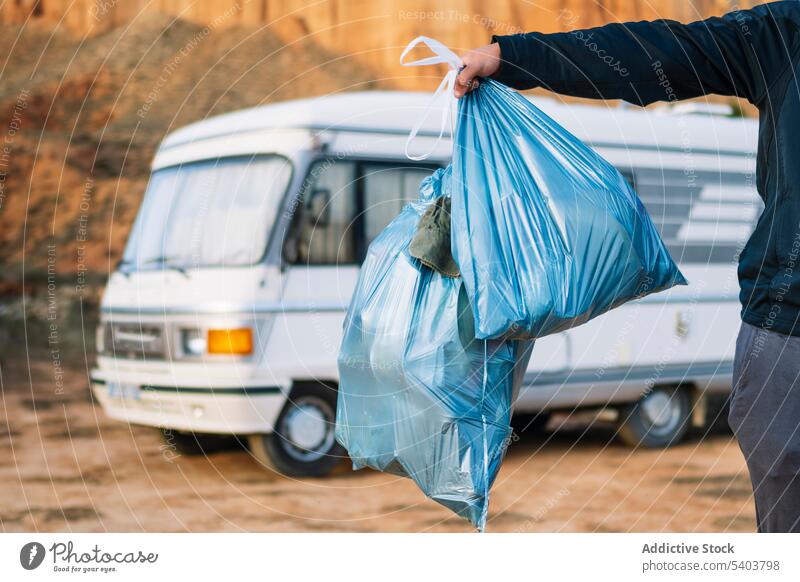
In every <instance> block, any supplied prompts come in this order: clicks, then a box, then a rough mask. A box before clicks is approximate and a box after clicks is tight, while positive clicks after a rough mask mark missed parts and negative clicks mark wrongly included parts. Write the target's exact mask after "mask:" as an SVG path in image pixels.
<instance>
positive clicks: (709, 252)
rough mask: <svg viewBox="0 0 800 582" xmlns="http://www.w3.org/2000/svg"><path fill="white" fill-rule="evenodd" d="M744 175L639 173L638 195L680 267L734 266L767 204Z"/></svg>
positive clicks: (671, 171) (663, 170) (644, 170)
mask: <svg viewBox="0 0 800 582" xmlns="http://www.w3.org/2000/svg"><path fill="white" fill-rule="evenodd" d="M752 182H753V178H752V176H750V175H748V174H744V173H734V172H718V171H707V170H703V171H701V170H696V171H692V172H691V173H690V174H688V175H687V173H686V172H685V171H684V170H678V169H668V168H660V169H649V168H642V169H637V172H636V186H637V188H636V191H637V194H638V195H639V198H640V199H641V201H642V202H643V203H644V205H645V208H647V211H648V212H649V214H650V217H651V218H652V219H653V223H654V224H655V225H656V228H658V230H659V233H660V234H661V237H662V238H663V239H664V242H665V243H666V245H667V248H668V249H669V252H670V254H671V255H672V258H673V259H675V261H677V262H679V263H700V264H704V265H707V264H721V265H722V264H724V265H730V264H735V263H736V262H737V260H738V254H739V252H740V251H741V249H742V247H743V246H744V244H745V243H746V242H747V239H748V238H749V237H750V234H751V233H752V231H753V227H754V226H755V222H756V220H757V218H758V216H759V215H760V214H761V210H762V208H763V204H762V203H761V199H760V198H759V197H758V193H757V192H756V189H755V185H754V184H753V183H752Z"/></svg>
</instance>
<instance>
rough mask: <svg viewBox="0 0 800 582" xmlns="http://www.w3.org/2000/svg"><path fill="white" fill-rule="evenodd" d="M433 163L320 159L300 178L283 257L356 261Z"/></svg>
mask: <svg viewBox="0 0 800 582" xmlns="http://www.w3.org/2000/svg"><path fill="white" fill-rule="evenodd" d="M434 169H435V168H434V167H424V166H411V165H399V164H397V163H388V162H362V161H349V160H320V161H319V162H316V163H315V164H314V165H313V166H312V167H311V170H310V171H309V174H308V177H307V178H306V180H305V183H304V187H303V193H302V201H301V202H300V204H298V206H297V209H296V214H295V217H294V219H293V223H292V227H291V231H290V235H289V236H287V239H286V242H285V244H284V258H285V260H286V261H287V262H289V263H293V264H299V265H303V264H308V265H346V264H360V263H361V262H362V261H363V260H364V257H365V256H366V252H367V247H368V246H369V243H370V242H372V239H374V238H375V237H376V236H377V235H378V234H379V233H380V232H381V230H383V229H384V227H385V226H386V225H387V224H389V222H391V220H392V219H394V218H395V217H396V216H397V215H398V214H399V213H400V210H401V209H402V208H403V206H404V205H405V204H406V203H407V202H409V201H411V200H415V199H416V198H417V192H418V190H419V185H420V182H422V180H423V178H425V177H426V176H429V175H430V174H431V172H432V171H433V170H434Z"/></svg>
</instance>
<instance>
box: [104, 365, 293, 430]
mask: <svg viewBox="0 0 800 582" xmlns="http://www.w3.org/2000/svg"><path fill="white" fill-rule="evenodd" d="M91 384H92V393H93V394H94V396H95V398H96V399H97V401H98V402H100V404H101V405H102V407H103V410H104V411H105V413H106V414H108V416H110V417H111V418H114V419H116V420H122V421H125V422H129V423H132V424H142V425H146V426H155V427H160V428H170V429H175V430H185V431H192V432H203V433H218V434H254V433H270V432H272V430H273V427H274V425H275V421H276V420H277V418H278V415H279V414H280V411H281V409H282V408H283V405H284V403H285V402H286V392H285V390H284V389H283V388H280V387H275V386H248V387H233V388H205V387H179V386H156V385H138V384H132V383H124V384H120V383H114V382H107V381H106V380H104V379H101V378H98V377H96V376H93V377H92V380H91Z"/></svg>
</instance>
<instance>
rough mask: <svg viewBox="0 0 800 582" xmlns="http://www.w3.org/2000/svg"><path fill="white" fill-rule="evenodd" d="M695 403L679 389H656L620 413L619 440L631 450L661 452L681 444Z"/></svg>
mask: <svg viewBox="0 0 800 582" xmlns="http://www.w3.org/2000/svg"><path fill="white" fill-rule="evenodd" d="M691 412H692V401H691V398H689V393H688V391H687V390H685V389H683V388H680V387H677V388H675V387H673V388H669V387H659V388H653V389H652V390H651V391H650V392H648V393H647V394H645V395H644V396H643V397H642V398H641V400H639V401H638V402H635V403H633V404H630V405H628V406H624V407H622V408H621V409H620V411H619V420H620V426H619V436H620V439H621V440H622V441H623V442H624V443H625V444H626V445H629V446H632V447H644V448H647V449H662V448H665V447H668V446H670V445H674V444H677V443H679V442H680V441H681V440H682V439H683V437H684V435H686V431H687V430H688V428H689V418H690V416H691Z"/></svg>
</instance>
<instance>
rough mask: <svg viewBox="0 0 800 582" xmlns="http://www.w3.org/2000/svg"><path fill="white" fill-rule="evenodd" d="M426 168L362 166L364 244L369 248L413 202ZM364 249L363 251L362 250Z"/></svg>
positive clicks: (429, 171)
mask: <svg viewBox="0 0 800 582" xmlns="http://www.w3.org/2000/svg"><path fill="white" fill-rule="evenodd" d="M431 172H432V170H431V169H428V168H414V167H405V168H398V167H393V166H390V165H385V164H383V165H380V164H364V166H363V174H362V175H363V178H362V179H363V186H364V229H363V232H364V243H365V244H366V246H369V243H371V242H372V239H374V238H375V237H376V236H378V234H380V232H381V231H382V230H383V229H384V228H385V227H386V225H387V224H389V223H390V222H391V221H392V219H394V217H395V216H397V215H398V214H400V211H401V210H402V209H403V206H405V205H406V204H407V203H408V202H411V201H412V200H416V199H417V196H418V193H419V185H420V182H422V180H423V179H424V178H426V177H427V176H430V174H431ZM365 250H366V249H365Z"/></svg>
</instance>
